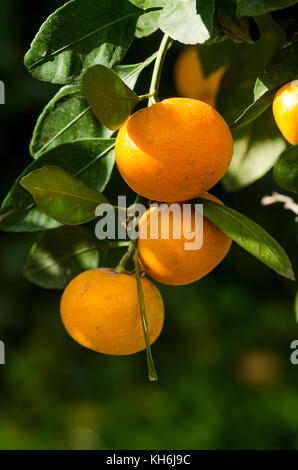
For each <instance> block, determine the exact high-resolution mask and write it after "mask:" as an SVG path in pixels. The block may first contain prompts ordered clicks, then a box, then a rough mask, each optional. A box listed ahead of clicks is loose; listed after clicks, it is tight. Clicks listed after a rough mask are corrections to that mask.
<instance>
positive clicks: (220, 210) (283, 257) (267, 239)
mask: <svg viewBox="0 0 298 470" xmlns="http://www.w3.org/2000/svg"><path fill="white" fill-rule="evenodd" d="M195 202H198V203H199V204H204V216H205V217H207V218H208V219H209V220H211V222H213V223H214V225H216V226H217V227H218V228H220V230H222V231H223V232H224V233H225V234H226V235H228V236H229V237H230V238H232V240H234V241H235V242H236V243H238V245H240V246H241V247H242V248H243V249H244V250H246V251H248V252H249V253H250V254H252V255H253V256H255V257H256V258H257V259H258V260H259V261H261V262H262V263H264V264H265V265H266V266H268V267H269V268H271V269H273V270H274V271H276V272H277V273H278V274H280V275H281V276H284V277H286V278H287V279H291V280H293V281H294V280H295V276H294V273H293V269H292V266H291V262H290V260H289V258H288V256H287V254H286V252H285V251H284V249H283V248H282V247H281V246H280V245H279V244H278V243H277V241H276V240H275V239H274V238H273V237H271V235H269V234H268V233H267V232H266V231H265V230H264V229H263V228H262V227H261V226H260V225H258V224H257V223H255V222H253V221H252V220H250V219H249V218H248V217H246V216H245V215H243V214H240V213H239V212H237V211H236V210H235V209H231V208H230V207H227V206H224V205H222V204H217V203H216V202H213V201H209V200H207V199H197V200H196V201H195Z"/></svg>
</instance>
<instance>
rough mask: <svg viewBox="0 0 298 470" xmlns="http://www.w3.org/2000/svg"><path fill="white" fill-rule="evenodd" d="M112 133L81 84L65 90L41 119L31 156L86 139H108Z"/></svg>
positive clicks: (36, 127)
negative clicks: (95, 113)
mask: <svg viewBox="0 0 298 470" xmlns="http://www.w3.org/2000/svg"><path fill="white" fill-rule="evenodd" d="M111 134H112V132H111V131H110V130H109V129H107V128H105V127H103V126H101V125H100V123H99V122H98V120H97V119H96V118H95V116H94V114H93V113H92V111H91V109H90V107H89V105H88V103H87V100H86V98H85V95H84V93H83V91H82V89H81V87H80V85H67V86H65V87H63V88H61V89H60V90H59V91H58V93H57V94H56V95H55V96H54V98H53V99H52V100H51V101H50V102H49V103H48V104H47V106H46V107H45V108H44V110H43V112H42V113H41V115H40V116H39V118H38V120H37V123H36V126H35V128H34V131H33V136H32V139H31V142H30V154H31V155H32V157H33V158H38V157H39V156H40V155H41V154H42V153H43V152H45V151H46V150H49V149H51V148H54V147H56V146H57V145H61V144H64V143H67V142H72V141H74V140H78V139H82V138H100V137H101V138H108V137H110V136H111Z"/></svg>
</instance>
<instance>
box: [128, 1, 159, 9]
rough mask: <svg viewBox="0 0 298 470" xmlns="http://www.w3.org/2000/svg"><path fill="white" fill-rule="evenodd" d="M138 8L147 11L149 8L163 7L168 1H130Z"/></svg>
mask: <svg viewBox="0 0 298 470" xmlns="http://www.w3.org/2000/svg"><path fill="white" fill-rule="evenodd" d="M128 1H129V2H130V3H132V4H133V5H135V6H136V7H138V8H142V9H143V10H147V9H148V8H154V7H163V6H164V5H165V3H166V2H167V0H128Z"/></svg>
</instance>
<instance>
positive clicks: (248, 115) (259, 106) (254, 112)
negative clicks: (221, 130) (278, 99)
mask: <svg viewBox="0 0 298 470" xmlns="http://www.w3.org/2000/svg"><path fill="white" fill-rule="evenodd" d="M276 91H277V88H274V89H273V90H270V91H268V92H266V93H264V95H262V96H261V97H260V98H258V99H257V100H256V101H254V102H253V103H251V104H250V105H249V106H248V107H247V108H246V109H245V111H244V112H243V113H242V114H241V116H239V117H238V118H237V119H236V120H235V122H234V123H233V124H232V125H231V129H241V128H243V127H245V126H247V125H248V124H250V123H251V122H253V121H254V120H255V119H257V118H258V117H259V116H261V114H263V113H264V111H266V109H267V108H268V107H269V106H270V105H271V103H272V101H273V98H274V95H275V93H276Z"/></svg>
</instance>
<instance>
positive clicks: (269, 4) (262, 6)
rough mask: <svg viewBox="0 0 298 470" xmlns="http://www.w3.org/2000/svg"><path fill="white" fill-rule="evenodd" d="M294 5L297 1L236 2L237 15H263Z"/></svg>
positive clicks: (256, 0) (257, 0)
mask: <svg viewBox="0 0 298 470" xmlns="http://www.w3.org/2000/svg"><path fill="white" fill-rule="evenodd" d="M294 3H297V0H237V5H238V6H237V15H238V16H257V15H264V14H265V13H269V12H270V11H274V10H282V9H283V8H286V7H289V6H290V5H294Z"/></svg>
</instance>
